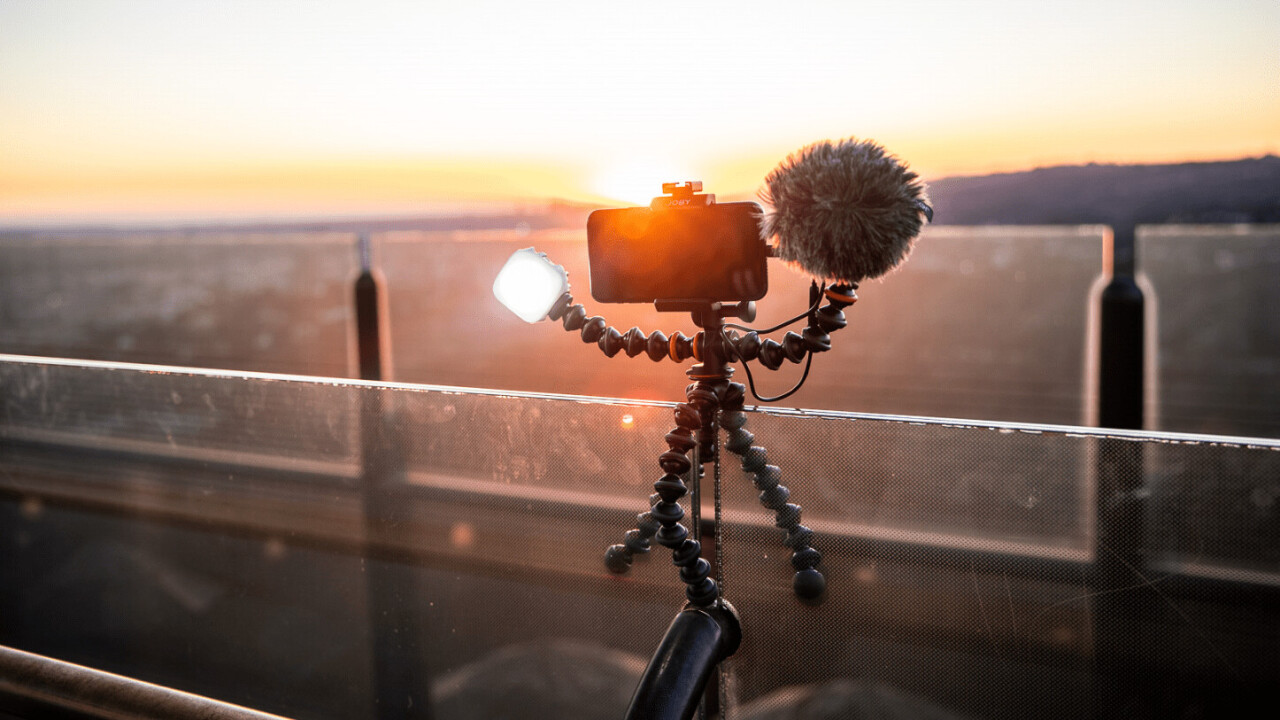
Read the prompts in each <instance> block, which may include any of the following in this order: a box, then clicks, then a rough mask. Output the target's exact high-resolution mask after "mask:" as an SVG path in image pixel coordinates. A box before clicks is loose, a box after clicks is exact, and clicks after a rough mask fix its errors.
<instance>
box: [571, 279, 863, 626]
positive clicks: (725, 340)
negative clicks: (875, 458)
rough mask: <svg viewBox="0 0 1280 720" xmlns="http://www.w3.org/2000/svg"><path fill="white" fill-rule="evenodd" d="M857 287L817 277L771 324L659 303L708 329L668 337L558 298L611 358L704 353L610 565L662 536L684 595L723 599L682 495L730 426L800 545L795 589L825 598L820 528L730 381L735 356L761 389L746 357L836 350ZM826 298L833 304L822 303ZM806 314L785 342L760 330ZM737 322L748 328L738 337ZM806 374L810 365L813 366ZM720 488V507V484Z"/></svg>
mask: <svg viewBox="0 0 1280 720" xmlns="http://www.w3.org/2000/svg"><path fill="white" fill-rule="evenodd" d="M855 287H856V286H855V285H852V284H844V283H833V284H831V285H829V286H828V287H827V288H826V289H825V290H821V289H819V287H818V285H817V284H816V283H814V284H813V285H812V286H811V288H810V291H809V297H810V307H809V310H808V311H807V312H806V313H805V314H803V315H800V316H797V317H796V318H793V319H792V320H791V321H788V322H786V323H783V324H782V325H780V326H777V327H774V328H769V329H767V330H763V331H758V330H749V329H748V328H745V327H743V326H740V325H736V324H732V323H726V322H725V318H726V317H739V318H743V319H745V320H748V321H750V320H752V319H754V317H755V304H754V303H748V302H744V303H737V304H724V303H718V302H707V301H658V302H657V303H655V305H657V307H658V310H664V311H669V310H677V311H678V310H687V311H689V312H690V313H691V314H692V317H693V322H694V324H695V325H697V326H698V327H700V328H702V330H700V331H699V332H698V333H696V334H695V335H694V337H692V338H690V337H686V336H685V335H684V334H683V333H680V332H676V333H675V334H674V335H672V336H671V337H670V338H668V337H667V336H665V335H663V333H662V332H661V331H655V332H653V333H650V334H649V335H648V336H646V335H644V333H642V332H641V331H640V329H639V328H637V327H633V328H631V329H630V330H628V331H627V332H625V333H621V332H619V331H618V330H616V329H614V328H612V327H610V326H609V325H608V323H606V322H605V320H604V318H602V317H600V316H598V315H597V316H593V317H589V318H588V317H587V315H586V310H585V309H584V308H583V306H582V305H579V304H574V302H573V297H572V296H571V295H569V293H567V292H566V293H564V294H563V295H561V296H560V298H559V299H558V300H557V301H556V303H555V305H554V306H553V307H552V309H551V311H550V312H549V313H548V317H549V318H550V319H552V320H560V321H561V323H562V325H563V326H564V329H565V330H568V331H574V330H577V331H578V332H579V333H580V335H581V337H582V340H583V342H587V343H596V344H597V345H598V346H599V347H600V349H601V350H602V351H603V352H604V354H605V355H606V356H608V357H613V356H615V355H617V354H618V353H619V352H621V351H626V353H627V356H628V357H635V356H636V355H639V354H640V353H642V352H643V353H645V354H647V355H648V356H649V358H650V359H652V360H653V361H655V362H660V361H661V360H662V359H663V358H664V357H666V358H670V359H671V360H673V361H675V362H682V361H684V360H687V359H689V358H691V357H692V358H693V359H695V360H697V361H698V362H697V364H695V365H694V366H693V367H692V368H690V369H689V370H688V371H687V372H686V374H687V375H688V376H689V379H690V380H691V381H693V382H692V384H690V385H689V386H688V387H687V388H686V390H685V402H683V403H680V404H678V405H676V409H675V424H676V426H675V428H674V429H672V430H671V432H669V433H667V435H666V442H667V448H668V449H667V451H666V452H663V453H662V454H660V455H659V456H658V465H659V466H660V467H661V468H662V471H663V475H662V476H661V477H660V478H658V480H657V481H656V482H654V484H653V489H654V494H653V495H651V496H650V498H649V510H648V511H646V512H643V513H641V514H639V515H638V516H637V519H636V527H635V528H633V529H631V530H629V531H627V532H626V533H625V535H624V536H623V542H622V543H620V544H617V545H613V546H611V547H609V549H608V550H607V551H606V553H605V565H606V566H607V567H608V568H609V570H610V571H611V572H614V573H618V574H621V573H625V572H626V571H627V570H628V569H629V568H630V567H631V563H632V561H633V560H634V558H635V556H636V555H638V554H644V553H647V552H649V549H650V547H651V544H652V543H651V541H652V540H657V542H658V544H660V545H662V546H664V547H667V548H669V549H670V550H671V556H672V562H673V563H674V564H675V566H676V567H678V568H679V569H680V570H679V572H680V579H681V581H683V582H684V584H685V586H686V587H685V595H686V596H687V597H688V599H689V602H690V604H691V605H693V606H695V607H700V608H706V607H710V606H712V605H714V604H716V603H717V601H718V600H719V599H720V587H719V585H718V584H717V583H716V581H715V580H714V579H712V578H711V577H710V575H711V564H710V563H709V562H708V561H707V560H706V559H705V558H703V557H702V544H701V542H700V540H699V539H698V538H697V534H696V532H695V536H694V537H690V532H689V530H688V528H686V527H684V525H682V524H681V523H680V521H681V520H682V519H683V518H684V508H683V507H681V506H680V503H679V500H680V499H681V498H683V497H684V496H685V495H686V494H688V492H689V490H690V488H689V485H688V484H686V483H685V481H684V479H683V478H682V477H681V476H682V475H685V474H689V476H690V478H691V482H692V483H693V484H694V488H693V489H694V496H695V500H694V502H695V503H696V502H698V499H697V498H698V495H699V494H700V493H699V492H698V483H699V481H700V478H701V477H702V475H703V471H702V465H703V464H705V463H716V469H717V479H718V477H719V475H718V469H719V462H720V456H719V451H720V443H719V434H720V430H721V429H722V428H723V429H724V430H726V431H727V434H728V440H727V442H725V443H724V448H725V449H727V450H728V451H729V452H731V453H733V454H735V455H737V456H739V457H740V458H741V463H742V469H743V470H744V471H745V472H748V473H751V475H752V480H753V483H754V484H755V487H756V489H757V490H758V491H759V492H760V495H759V497H760V503H761V504H762V505H763V506H764V507H765V508H766V509H768V510H772V511H774V513H775V525H776V526H777V527H779V528H781V529H782V530H783V531H784V532H785V533H786V537H785V539H784V540H783V544H784V545H786V546H787V547H788V548H790V549H791V550H792V554H791V565H792V568H793V569H794V570H795V576H794V578H793V580H792V588H793V589H794V591H795V593H796V595H797V596H798V597H800V598H801V599H802V600H805V601H810V602H817V601H818V600H819V599H820V598H821V596H822V594H823V592H824V590H825V589H826V579H825V577H824V576H823V575H822V572H821V571H820V570H819V569H818V567H817V566H818V564H819V563H820V562H821V560H822V555H821V553H819V552H818V551H817V550H816V549H814V548H813V546H812V541H813V531H812V530H810V529H809V528H807V527H805V526H804V525H802V524H800V513H801V509H800V506H799V505H796V504H794V503H791V502H789V500H790V496H791V491H790V490H789V489H788V488H787V487H786V486H785V485H782V484H781V482H780V480H781V476H782V472H781V470H780V469H779V468H778V466H777V465H770V464H769V462H768V456H767V454H766V452H765V449H764V448H763V447H761V446H759V445H754V444H753V441H754V436H753V435H752V434H751V433H750V432H749V431H747V429H746V421H747V416H746V413H744V412H743V405H744V401H745V397H746V390H747V388H746V386H744V385H743V384H742V383H737V382H733V381H732V380H731V378H732V377H733V373H734V368H732V367H730V366H729V363H732V362H742V364H743V368H744V369H745V370H746V372H747V376H748V380H749V381H750V382H751V384H752V392H753V394H754V392H755V388H754V381H753V380H751V371H750V369H749V368H747V366H746V362H747V361H749V360H759V362H760V364H761V365H763V366H764V367H766V368H768V369H770V370H776V369H777V368H778V367H780V366H781V365H782V362H783V361H784V360H786V361H790V362H792V363H799V362H801V361H804V360H808V361H811V360H812V358H813V353H816V352H825V351H826V350H829V349H831V337H830V333H831V332H833V331H835V330H838V329H840V328H843V327H844V326H845V325H846V320H845V317H844V312H843V309H844V308H846V307H849V306H850V305H852V304H853V303H854V302H856V301H857V299H858V298H857V295H856V294H855V292H854V290H855ZM824 299H825V300H826V304H825V305H823V306H822V307H819V305H820V304H821V302H822V301H823V300H824ZM806 318H807V319H808V326H807V327H806V328H805V329H804V331H803V333H795V332H788V333H787V334H786V335H785V336H784V337H783V340H782V342H780V343H779V342H776V341H774V340H772V339H764V340H762V339H761V338H760V334H761V333H762V332H773V331H774V330H779V329H781V328H782V327H785V326H787V325H790V324H791V323H792V322H798V321H799V320H802V319H806ZM730 328H741V329H744V330H748V332H747V333H746V334H745V335H739V334H738V333H737V332H736V331H734V330H732V329H730ZM805 373H806V375H807V373H808V366H807V365H806V368H805ZM756 397H757V398H758V397H759V396H758V395H757V396H756ZM780 397H785V395H783V396H780ZM774 399H780V398H774ZM690 452H694V453H695V455H694V457H695V458H696V462H695V460H691V459H690V458H689V454H690ZM691 471H692V472H691ZM716 492H717V498H716V500H717V502H716V505H717V508H718V507H719V496H718V493H719V487H718V485H717V487H716ZM717 515H718V512H717ZM717 521H719V518H718V517H717ZM717 529H718V528H717ZM695 530H696V528H695ZM717 570H719V568H717Z"/></svg>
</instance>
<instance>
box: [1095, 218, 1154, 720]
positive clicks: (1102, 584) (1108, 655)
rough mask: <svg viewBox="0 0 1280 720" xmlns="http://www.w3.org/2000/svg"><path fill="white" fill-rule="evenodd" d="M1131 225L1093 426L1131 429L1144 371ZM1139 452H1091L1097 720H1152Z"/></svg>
mask: <svg viewBox="0 0 1280 720" xmlns="http://www.w3.org/2000/svg"><path fill="white" fill-rule="evenodd" d="M1134 229H1135V227H1134V224H1133V223H1125V224H1118V225H1116V226H1115V227H1114V228H1113V236H1112V244H1111V257H1110V264H1111V281H1110V283H1109V284H1108V285H1107V287H1106V289H1105V290H1103V292H1102V300H1101V302H1102V307H1101V312H1100V316H1101V338H1100V354H1101V357H1100V358H1099V378H1098V379H1099V384H1098V421H1099V424H1100V425H1102V426H1103V427H1108V428H1117V429H1124V430H1140V429H1142V425H1143V399H1144V398H1143V395H1144V387H1145V384H1144V377H1143V370H1144V364H1145V357H1144V351H1145V328H1144V312H1145V308H1144V298H1143V296H1142V290H1141V289H1140V288H1139V287H1138V284H1137V282H1136V280H1135V274H1136V268H1137V252H1136V246H1135V242H1134V240H1135V238H1134V234H1135V233H1134ZM1143 447H1144V445H1143V443H1141V442H1138V441H1134V440H1122V439H1114V438H1105V439H1103V440H1102V441H1101V442H1100V444H1099V447H1098V457H1097V461H1098V465H1097V473H1096V477H1097V480H1096V483H1097V485H1096V497H1095V503H1096V507H1095V518H1096V531H1095V539H1094V590H1095V592H1096V594H1095V595H1094V605H1093V613H1094V615H1093V621H1094V622H1093V627H1094V661H1095V662H1094V683H1095V693H1094V699H1095V715H1096V716H1097V717H1099V718H1119V717H1125V718H1141V717H1151V716H1152V714H1153V713H1154V712H1155V707H1156V705H1157V704H1158V698H1156V697H1155V696H1154V695H1153V691H1154V690H1155V689H1156V688H1157V687H1159V685H1158V683H1157V682H1156V681H1155V679H1154V678H1153V677H1152V674H1153V671H1154V663H1153V657H1152V638H1151V627H1152V625H1153V620H1154V618H1153V617H1152V613H1153V612H1154V610H1155V603H1154V596H1153V594H1152V592H1151V589H1150V586H1149V585H1148V584H1147V583H1146V567H1145V566H1146V562H1145V560H1144V553H1143V545H1144V530H1145V528H1144V523H1145V517H1144V514H1145V501H1144V497H1145V493H1144V468H1143V457H1142V451H1143Z"/></svg>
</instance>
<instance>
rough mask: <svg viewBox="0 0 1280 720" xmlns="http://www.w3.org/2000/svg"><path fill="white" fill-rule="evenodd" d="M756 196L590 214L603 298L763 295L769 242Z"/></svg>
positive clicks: (595, 273) (594, 293)
mask: <svg viewBox="0 0 1280 720" xmlns="http://www.w3.org/2000/svg"><path fill="white" fill-rule="evenodd" d="M761 214H762V211H761V209H760V206H759V205H757V204H756V203H753V202H739V203H716V204H712V205H705V206H701V207H681V208H662V209H657V210H654V209H651V208H646V207H634V208H619V209H616V210H596V211H595V212H593V213H591V215H590V216H589V217H588V218H587V254H588V258H589V260H590V263H591V297H593V298H595V299H596V301H597V302H610V303H641V302H643V303H648V302H653V301H655V300H709V301H725V302H736V301H739V300H759V299H760V298H763V297H764V296H765V293H766V292H767V291H768V289H769V282H768V268H767V266H766V259H767V257H768V248H767V246H766V245H765V243H764V240H762V239H761V237H760V216H761Z"/></svg>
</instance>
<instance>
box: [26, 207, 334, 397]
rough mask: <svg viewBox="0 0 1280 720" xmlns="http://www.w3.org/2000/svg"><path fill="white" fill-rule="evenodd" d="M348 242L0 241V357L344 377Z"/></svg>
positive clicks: (325, 238) (106, 237)
mask: <svg viewBox="0 0 1280 720" xmlns="http://www.w3.org/2000/svg"><path fill="white" fill-rule="evenodd" d="M357 272H359V270H358V266H357V256H356V249H355V236H354V235H353V234H350V233H336V232H290V233H285V232H256V233H255V232H244V231H236V232H231V231H227V232H217V231H191V232H179V231H151V232H139V231H119V232H111V231H99V232H76V233H57V232H53V231H50V232H26V233H8V234H0V327H3V331H0V352H8V353H17V354H22V355H41V356H51V357H74V358H84V359H90V360H119V361H128V362H142V363H156V364H161V365H188V366H194V367H214V368H228V369H234V370H259V371H265V372H289V373H304V374H310V375H325V376H337V377H343V376H349V375H350V374H351V371H350V365H349V360H348V350H347V347H348V334H349V333H353V332H354V331H353V330H352V322H353V321H352V318H353V312H352V309H351V287H352V283H353V282H354V281H355V277H356V273H357Z"/></svg>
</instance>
